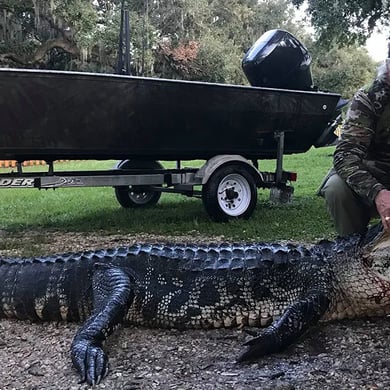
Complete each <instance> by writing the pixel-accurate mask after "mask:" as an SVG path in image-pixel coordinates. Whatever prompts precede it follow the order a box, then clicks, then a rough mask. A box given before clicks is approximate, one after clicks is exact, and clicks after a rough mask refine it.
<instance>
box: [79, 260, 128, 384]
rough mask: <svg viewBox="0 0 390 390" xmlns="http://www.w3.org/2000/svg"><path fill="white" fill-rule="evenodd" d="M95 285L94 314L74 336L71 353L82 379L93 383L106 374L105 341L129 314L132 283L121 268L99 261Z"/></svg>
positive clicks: (95, 273)
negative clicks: (127, 312)
mask: <svg viewBox="0 0 390 390" xmlns="http://www.w3.org/2000/svg"><path fill="white" fill-rule="evenodd" d="M92 286H93V305H94V310H93V314H92V316H91V317H90V318H88V319H87V321H85V323H84V324H83V325H82V326H81V328H80V329H79V330H78V332H77V334H76V336H75V337H74V339H73V342H72V346H71V356H72V361H73V365H74V366H75V368H76V369H77V370H78V372H79V374H80V376H81V382H87V383H88V384H91V385H94V384H98V383H99V382H100V381H101V379H102V378H104V377H105V376H106V375H107V371H108V361H107V356H106V354H105V352H104V351H103V342H104V340H105V339H106V338H107V337H108V336H109V335H110V334H111V333H112V332H113V330H114V328H115V327H116V326H117V325H118V324H119V323H120V322H121V321H122V320H123V318H124V316H125V315H126V311H127V308H128V307H129V305H130V299H131V283H130V279H129V277H128V276H127V275H126V274H125V273H124V272H123V271H122V270H121V269H119V268H116V267H113V266H110V265H105V264H97V265H96V268H95V270H94V274H93V283H92Z"/></svg>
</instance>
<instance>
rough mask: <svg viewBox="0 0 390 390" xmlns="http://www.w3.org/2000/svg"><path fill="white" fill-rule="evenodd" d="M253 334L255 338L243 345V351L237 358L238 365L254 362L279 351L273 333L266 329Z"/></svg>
mask: <svg viewBox="0 0 390 390" xmlns="http://www.w3.org/2000/svg"><path fill="white" fill-rule="evenodd" d="M251 333H254V334H255V336H256V337H253V338H251V339H250V340H248V341H247V342H245V343H244V347H245V348H244V350H243V351H242V352H241V353H240V355H239V356H238V358H237V362H238V363H242V362H245V361H251V360H255V359H257V358H259V357H261V356H265V355H269V354H271V353H274V352H277V351H279V350H280V348H279V343H278V342H277V340H276V339H275V336H274V334H273V331H272V330H271V331H270V330H269V329H266V330H263V331H261V332H260V333H258V332H251Z"/></svg>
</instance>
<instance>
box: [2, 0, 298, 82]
mask: <svg viewBox="0 0 390 390" xmlns="http://www.w3.org/2000/svg"><path fill="white" fill-rule="evenodd" d="M121 4H122V1H121V0H116V1H114V0H113V1H109V0H98V1H97V0H96V1H93V0H65V1H60V0H27V1H20V0H0V11H1V10H3V12H4V15H6V17H5V18H0V64H3V65H11V66H15V65H17V66H23V67H42V68H56V69H73V70H92V71H103V72H108V71H111V72H113V71H115V67H116V58H117V48H118V36H119V26H120V6H121ZM124 5H125V8H126V9H128V10H129V13H130V32H131V70H132V73H133V74H135V75H146V76H155V75H158V76H162V77H172V78H185V79H189V80H194V79H198V80H207V81H219V82H240V83H242V82H244V80H243V78H242V75H241V70H240V61H241V58H242V57H243V54H244V52H245V51H246V50H247V49H248V48H249V47H250V46H251V45H252V44H253V42H254V41H255V40H256V39H257V38H258V37H259V36H260V35H262V34H263V33H264V32H265V31H266V30H268V29H270V28H285V29H288V30H290V31H292V32H293V33H295V32H297V31H299V30H300V26H299V25H298V24H295V23H293V22H291V15H292V14H293V11H292V6H291V5H290V3H289V1H288V0H272V1H271V0H260V1H257V0H247V1H243V0H197V1H196V2H194V1H192V0H177V1H172V0H159V1H150V0H143V1H141V0H125V1H124ZM301 31H302V30H301ZM191 42H192V43H191ZM192 44H195V45H196V46H197V47H198V51H197V53H198V56H197V57H196V58H192V57H191V56H190V57H189V58H186V59H185V61H183V57H182V56H181V57H180V59H179V60H177V56H175V55H174V53H176V52H177V51H183V50H184V49H185V48H186V47H188V45H192ZM170 54H172V55H170Z"/></svg>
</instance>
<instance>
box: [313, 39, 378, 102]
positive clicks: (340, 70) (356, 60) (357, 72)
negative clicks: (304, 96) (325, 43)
mask: <svg viewBox="0 0 390 390" xmlns="http://www.w3.org/2000/svg"><path fill="white" fill-rule="evenodd" d="M311 51H312V54H313V57H314V60H313V66H312V72H313V78H314V82H315V85H316V86H318V87H319V88H320V89H321V90H325V91H331V92H337V93H340V94H341V95H342V96H343V97H345V98H351V97H352V96H353V94H354V93H355V92H356V91H357V90H358V88H360V87H362V86H363V85H365V84H367V83H368V82H369V81H371V80H372V79H373V77H374V75H375V68H376V66H375V63H374V61H373V60H372V59H371V58H370V56H369V55H368V53H367V51H366V49H364V48H361V47H356V46H351V47H347V48H336V47H335V48H333V49H330V50H327V49H323V48H318V47H317V48H316V47H313V49H312V50H311Z"/></svg>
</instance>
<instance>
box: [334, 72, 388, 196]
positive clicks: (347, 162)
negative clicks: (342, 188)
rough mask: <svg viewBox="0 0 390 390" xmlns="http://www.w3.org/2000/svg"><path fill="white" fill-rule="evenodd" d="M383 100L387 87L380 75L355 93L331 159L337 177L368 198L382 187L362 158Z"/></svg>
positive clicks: (373, 131) (365, 152)
mask: <svg viewBox="0 0 390 390" xmlns="http://www.w3.org/2000/svg"><path fill="white" fill-rule="evenodd" d="M387 101H390V87H389V85H388V84H387V83H384V82H383V80H381V79H380V78H378V79H376V80H375V81H374V83H373V84H372V85H371V86H370V87H369V88H368V90H363V89H362V90H359V91H358V92H357V93H356V95H355V96H354V98H353V100H352V103H351V106H350V108H349V110H348V113H347V117H346V119H345V121H344V125H343V129H342V133H341V140H340V142H339V144H338V145H337V147H336V150H335V153H334V158H333V164H334V168H335V170H336V172H337V173H338V174H339V176H340V177H341V178H342V179H344V180H345V182H346V183H347V184H348V185H349V186H350V187H351V188H352V189H353V190H354V191H355V192H356V193H357V194H358V195H361V196H363V197H368V198H369V199H371V200H372V201H374V199H375V197H376V195H377V194H378V192H379V191H380V190H382V189H385V186H384V185H383V184H382V183H380V182H378V180H377V179H376V178H375V177H374V176H373V175H372V174H371V173H370V171H369V170H368V169H367V167H366V166H365V164H364V159H365V158H366V156H367V151H368V148H369V147H370V144H371V142H372V140H373V138H374V135H375V128H376V122H377V118H378V116H379V115H380V114H381V112H383V107H384V105H385V104H386V103H387Z"/></svg>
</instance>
